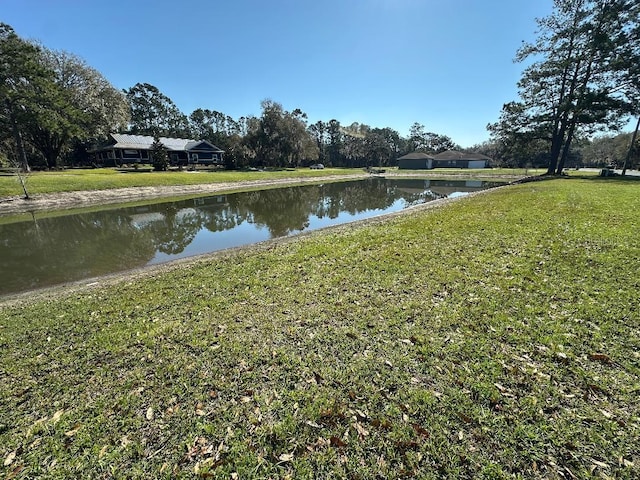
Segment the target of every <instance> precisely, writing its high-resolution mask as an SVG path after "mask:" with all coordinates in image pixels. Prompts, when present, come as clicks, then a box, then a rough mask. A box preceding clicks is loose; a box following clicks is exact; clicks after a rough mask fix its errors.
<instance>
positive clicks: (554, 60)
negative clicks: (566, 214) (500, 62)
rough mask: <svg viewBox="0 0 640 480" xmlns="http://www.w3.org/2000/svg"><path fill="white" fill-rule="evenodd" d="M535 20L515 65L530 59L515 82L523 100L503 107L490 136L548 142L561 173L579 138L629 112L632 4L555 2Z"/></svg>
mask: <svg viewBox="0 0 640 480" xmlns="http://www.w3.org/2000/svg"><path fill="white" fill-rule="evenodd" d="M554 7H555V8H554V12H553V13H552V14H551V15H550V16H548V17H546V18H543V19H540V20H538V25H539V36H538V38H537V40H536V41H535V42H534V43H533V44H525V45H524V46H523V47H522V48H521V49H520V50H519V52H518V54H517V57H516V60H517V61H525V60H526V61H531V60H533V62H532V63H531V65H529V66H528V67H527V68H526V69H525V70H524V73H523V75H522V78H521V80H520V82H519V83H518V87H519V93H520V101H518V102H511V103H508V104H506V105H505V106H504V107H503V113H502V116H501V118H500V121H499V122H498V123H497V124H494V125H490V126H489V130H490V131H491V132H492V135H493V136H494V138H498V139H500V138H502V137H505V136H507V137H508V136H511V137H512V138H511V139H510V140H511V141H514V140H518V139H538V138H542V139H544V140H546V141H547V142H549V144H550V152H549V164H548V169H547V170H548V173H561V172H562V169H563V168H564V165H565V161H566V160H567V158H568V157H569V154H570V149H571V143H572V141H573V140H574V138H575V137H576V135H578V134H579V133H584V134H591V133H593V132H596V131H598V130H600V129H603V128H604V129H616V128H619V127H620V125H621V120H622V119H623V118H624V116H625V115H626V114H627V113H629V111H630V103H629V101H628V99H627V98H626V97H625V94H624V91H623V90H622V89H621V88H620V85H626V84H627V83H628V76H629V62H628V55H629V52H630V49H633V48H635V49H637V48H638V46H637V44H634V42H633V41H632V37H633V35H634V32H635V31H636V30H637V25H638V19H639V15H640V13H639V12H640V4H638V2H637V1H636V0H555V1H554Z"/></svg>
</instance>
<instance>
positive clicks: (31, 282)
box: [0, 178, 492, 294]
mask: <svg viewBox="0 0 640 480" xmlns="http://www.w3.org/2000/svg"><path fill="white" fill-rule="evenodd" d="M489 186H492V185H491V184H487V183H483V182H476V181H466V182H451V181H449V182H443V181H433V180H431V181H430V180H422V179H395V180H394V179H384V178H371V179H368V180H359V181H351V182H340V183H330V184H324V185H311V186H300V187H288V188H278V189H273V190H262V191H254V192H244V193H234V194H229V195H215V196H211V197H204V198H203V197H200V198H192V199H188V200H182V201H179V202H172V203H156V204H151V205H145V206H136V207H127V208H115V209H110V210H103V211H98V212H87V213H80V214H74V215H65V216H56V217H52V216H49V217H46V216H44V215H43V216H37V215H33V217H32V219H31V221H24V222H17V223H12V224H7V225H0V294H7V293H11V292H17V291H23V290H30V289H35V288H39V287H43V286H48V285H55V284H60V283H65V282H70V281H76V280H80V279H84V278H92V277H96V276H100V275H104V274H108V273H113V272H118V271H123V270H128V269H132V268H136V267H143V266H146V265H150V264H154V263H162V262H167V261H170V260H174V259H177V258H181V257H187V256H193V255H198V254H202V253H207V252H212V251H216V250H221V249H224V248H229V247H234V246H240V245H246V244H250V243H256V242H259V241H262V240H267V239H270V238H274V237H282V236H287V235H293V234H296V233H299V232H301V231H304V230H309V229H317V228H321V227H324V226H328V225H334V224H338V223H346V222H350V221H354V220H358V219H362V218H367V217H371V216H374V215H378V214H380V213H385V212H393V211H398V210H401V209H403V208H406V207H408V206H411V205H416V204H420V203H424V202H428V201H431V200H434V199H437V198H442V197H446V196H450V195H454V194H456V193H459V192H470V191H474V190H478V189H482V188H487V187H489Z"/></svg>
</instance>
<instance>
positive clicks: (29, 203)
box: [0, 172, 525, 217]
mask: <svg viewBox="0 0 640 480" xmlns="http://www.w3.org/2000/svg"><path fill="white" fill-rule="evenodd" d="M370 176H371V175H370V174H368V173H362V174H355V175H327V176H323V177H290V178H281V179H273V178H270V179H265V180H250V181H239V182H221V183H207V184H196V185H167V186H153V187H130V188H114V189H110V190H86V191H74V192H58V193H41V194H34V195H32V198H31V199H29V200H25V199H24V198H22V197H21V196H18V195H16V196H12V197H0V217H1V216H8V215H16V214H20V213H29V212H41V211H46V210H65V209H70V208H80V207H89V206H93V205H105V204H117V203H126V202H133V201H144V200H153V199H157V198H164V197H179V196H188V195H203V194H208V193H218V192H223V191H230V190H243V189H255V188H269V187H274V186H287V185H295V184H306V183H318V182H327V181H343V180H356V179H359V178H368V177H370ZM383 176H385V177H424V178H441V179H452V180H463V179H468V178H483V179H484V178H486V179H497V180H505V181H509V180H511V181H515V180H519V179H522V178H524V177H525V176H524V175H491V174H490V172H489V173H487V175H478V174H474V175H466V174H457V175H442V174H440V175H435V174H433V173H415V172H413V173H406V174H405V173H386V174H384V175H383Z"/></svg>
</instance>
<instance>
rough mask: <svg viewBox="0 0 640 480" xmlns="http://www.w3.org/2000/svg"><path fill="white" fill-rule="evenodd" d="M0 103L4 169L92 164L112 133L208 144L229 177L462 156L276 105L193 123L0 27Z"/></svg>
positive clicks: (431, 139)
mask: <svg viewBox="0 0 640 480" xmlns="http://www.w3.org/2000/svg"><path fill="white" fill-rule="evenodd" d="M0 98H2V104H1V105H0V162H2V161H3V160H4V162H7V161H8V162H10V163H11V164H13V165H14V166H18V167H20V168H22V169H24V170H28V169H29V168H31V167H38V168H41V167H43V168H50V169H51V168H57V167H59V166H61V165H83V164H87V162H89V159H90V156H89V154H88V152H89V150H90V149H91V148H93V147H95V146H96V145H99V144H100V142H101V141H104V140H106V138H107V135H108V134H109V133H111V132H120V133H131V134H139V135H150V136H153V137H154V138H158V137H163V136H164V137H177V138H194V139H203V140H208V141H210V142H211V143H213V144H215V145H217V146H218V147H220V148H221V149H223V150H224V151H225V152H226V154H225V158H226V161H227V167H229V168H245V167H259V166H262V167H280V168H282V167H296V166H300V165H309V164H311V163H323V164H325V165H327V166H339V167H364V166H376V167H385V166H391V165H395V164H396V160H397V158H398V157H399V156H401V155H403V154H405V153H408V152H410V151H415V150H418V151H424V152H431V153H438V152H440V151H443V150H446V149H449V148H460V147H458V146H457V145H456V144H455V143H454V142H453V141H452V140H451V139H450V138H449V137H447V136H445V135H439V134H436V133H432V132H427V131H425V127H424V126H423V125H421V124H419V123H415V124H414V125H413V126H412V127H411V132H410V135H409V137H408V138H404V137H402V136H401V135H400V134H399V133H398V132H397V131H396V130H393V129H392V128H374V127H370V126H368V125H365V124H361V123H353V124H351V125H341V124H340V122H339V121H338V120H335V119H334V120H330V121H328V122H324V121H318V122H315V123H312V124H310V123H309V122H308V118H307V115H306V114H305V113H304V112H303V111H302V110H300V109H295V110H293V111H287V110H285V109H284V108H283V107H282V105H281V104H279V103H277V102H274V101H272V100H270V99H267V100H264V101H263V102H262V103H261V110H262V112H261V114H260V116H247V117H240V118H238V119H234V118H232V117H230V116H228V115H225V114H224V113H222V112H218V111H215V110H210V109H206V108H198V109H196V110H194V111H193V112H192V113H191V114H190V115H185V114H184V113H183V112H181V111H180V109H179V108H178V107H177V106H176V105H175V103H174V102H173V101H172V100H171V99H170V98H169V97H168V96H166V95H165V94H163V93H162V92H161V91H160V90H159V89H158V88H157V87H155V86H154V85H151V84H148V83H137V84H136V85H134V86H133V87H131V88H129V89H127V90H124V91H119V90H117V89H116V88H115V87H113V86H112V85H111V84H110V83H109V82H108V81H107V80H106V79H105V78H104V77H103V76H102V75H101V74H100V73H99V72H98V71H96V70H95V69H93V68H91V67H90V66H89V65H87V64H86V63H85V62H84V60H82V59H81V58H79V57H77V56H75V55H73V54H70V53H67V52H63V51H54V50H50V49H48V48H46V47H44V46H42V45H39V44H36V43H34V42H31V41H27V40H24V39H22V38H20V37H19V36H18V35H17V34H16V33H15V31H14V30H13V29H12V28H11V27H10V26H9V25H6V24H0ZM156 149H157V150H158V151H159V149H160V146H159V145H156ZM156 167H157V169H159V170H162V169H164V168H166V167H165V165H164V164H158V165H157V166H156Z"/></svg>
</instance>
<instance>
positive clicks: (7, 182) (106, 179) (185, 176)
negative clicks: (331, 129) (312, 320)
mask: <svg viewBox="0 0 640 480" xmlns="http://www.w3.org/2000/svg"><path fill="white" fill-rule="evenodd" d="M387 171H388V172H397V169H395V168H392V169H387ZM403 172H407V173H412V172H411V171H403ZM362 173H363V170H362V169H361V168H325V169H323V170H311V169H309V168H299V169H296V170H273V171H263V172H259V171H246V172H244V171H226V170H218V171H206V170H200V171H198V172H195V173H194V172H187V171H169V172H152V171H144V172H136V171H133V170H132V171H126V172H123V171H118V170H116V169H113V168H100V169H84V170H83V169H69V170H64V171H53V172H34V173H31V174H29V175H28V176H27V189H28V191H29V193H30V194H31V195H35V194H38V193H54V192H71V191H79V190H106V189H112V188H125V187H151V186H167V185H197V184H207V183H224V182H243V181H244V182H247V181H254V180H271V179H281V178H307V177H324V176H328V175H349V174H362ZM413 173H421V174H428V175H433V174H439V175H447V176H460V175H465V176H468V175H477V176H483V175H485V176H489V177H491V176H495V175H515V176H518V175H527V174H528V175H534V174H540V173H543V171H542V170H531V169H529V170H525V169H481V170H469V169H438V170H437V171H429V172H426V171H425V170H420V171H418V170H416V171H414V172H413ZM14 195H22V187H21V186H20V184H19V182H18V178H17V177H16V176H15V175H13V174H9V173H6V172H5V173H2V174H0V198H2V197H10V196H14Z"/></svg>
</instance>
